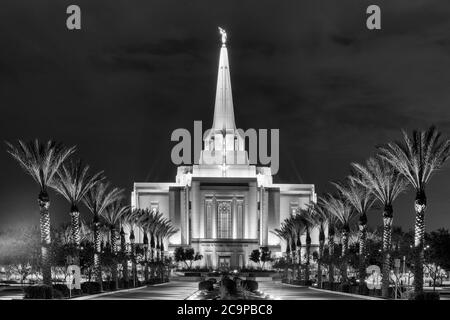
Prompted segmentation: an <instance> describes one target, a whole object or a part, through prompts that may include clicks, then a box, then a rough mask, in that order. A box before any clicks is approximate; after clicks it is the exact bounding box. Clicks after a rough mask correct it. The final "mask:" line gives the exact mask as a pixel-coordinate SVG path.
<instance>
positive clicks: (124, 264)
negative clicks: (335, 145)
mask: <svg viewBox="0 0 450 320" xmlns="http://www.w3.org/2000/svg"><path fill="white" fill-rule="evenodd" d="M120 251H121V252H122V259H123V260H122V278H123V282H124V284H123V285H124V288H128V285H129V280H128V260H127V258H126V255H127V243H126V240H125V231H124V230H123V228H121V229H120Z"/></svg>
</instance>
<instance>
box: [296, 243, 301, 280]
mask: <svg viewBox="0 0 450 320" xmlns="http://www.w3.org/2000/svg"><path fill="white" fill-rule="evenodd" d="M296 248H297V251H298V253H297V260H298V268H297V279H298V280H301V278H302V241H301V240H300V235H298V236H297V243H296Z"/></svg>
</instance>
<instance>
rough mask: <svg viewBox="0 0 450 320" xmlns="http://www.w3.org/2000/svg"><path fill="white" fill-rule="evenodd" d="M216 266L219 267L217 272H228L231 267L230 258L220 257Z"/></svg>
mask: <svg viewBox="0 0 450 320" xmlns="http://www.w3.org/2000/svg"><path fill="white" fill-rule="evenodd" d="M218 265H219V270H221V271H228V270H229V269H230V267H231V257H230V256H220V257H219V263H218Z"/></svg>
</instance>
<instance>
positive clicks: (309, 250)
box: [305, 228, 311, 281]
mask: <svg viewBox="0 0 450 320" xmlns="http://www.w3.org/2000/svg"><path fill="white" fill-rule="evenodd" d="M305 249H306V263H305V281H309V273H310V272H309V271H310V270H309V263H310V253H311V235H310V234H309V228H306V247H305Z"/></svg>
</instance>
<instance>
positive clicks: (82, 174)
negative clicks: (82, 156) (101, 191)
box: [52, 161, 105, 206]
mask: <svg viewBox="0 0 450 320" xmlns="http://www.w3.org/2000/svg"><path fill="white" fill-rule="evenodd" d="M104 178H105V177H104V176H103V171H101V172H98V173H96V174H94V175H89V166H88V165H84V164H83V163H82V162H81V161H77V162H73V161H71V162H70V163H69V164H67V165H66V164H63V165H62V166H61V167H60V168H59V169H58V171H57V178H56V179H54V180H55V181H54V183H53V184H52V187H53V188H54V189H55V190H56V191H57V192H58V193H59V194H61V195H62V196H63V197H64V198H66V200H67V201H69V202H70V204H71V205H72V206H74V205H77V204H78V203H79V202H80V201H81V200H82V199H83V197H84V195H85V194H86V193H87V192H88V191H89V190H90V189H91V188H92V187H94V186H95V185H96V184H97V183H99V182H100V181H102V180H103V179H104Z"/></svg>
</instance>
